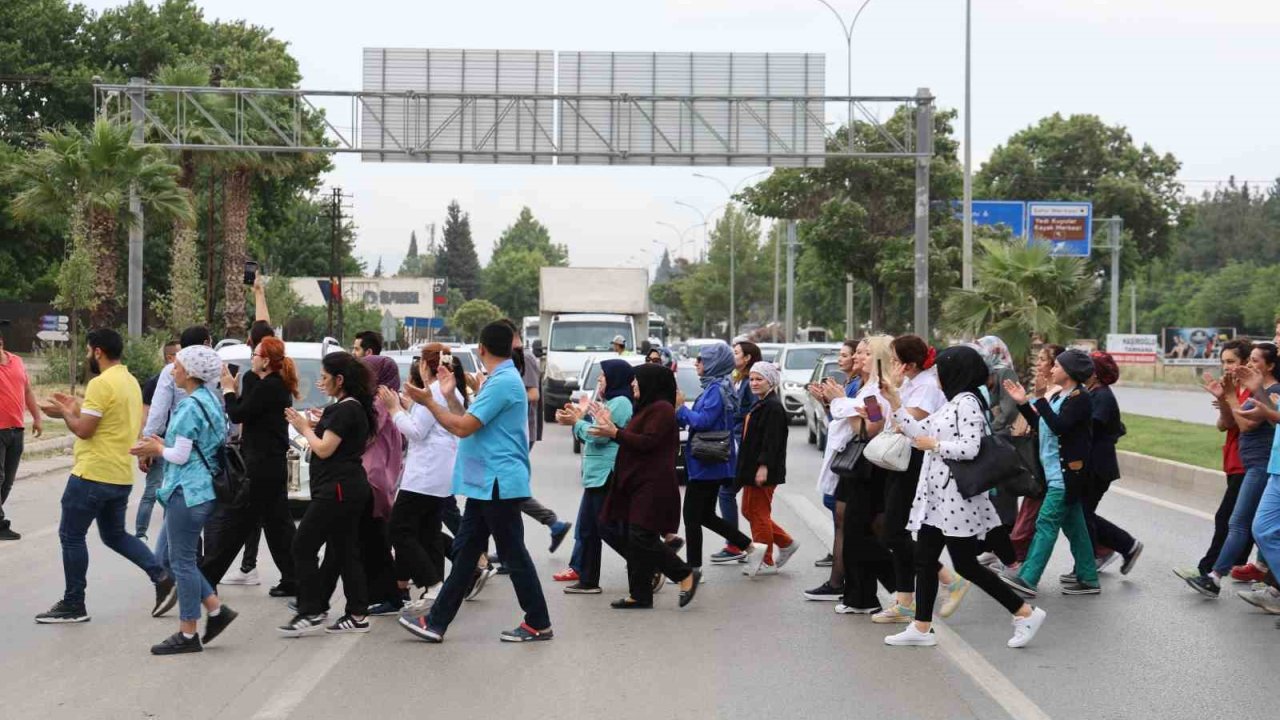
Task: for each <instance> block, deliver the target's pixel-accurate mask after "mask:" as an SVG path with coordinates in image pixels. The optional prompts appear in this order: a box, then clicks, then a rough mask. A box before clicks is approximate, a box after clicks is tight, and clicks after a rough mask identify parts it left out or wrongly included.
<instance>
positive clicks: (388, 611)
mask: <svg viewBox="0 0 1280 720" xmlns="http://www.w3.org/2000/svg"><path fill="white" fill-rule="evenodd" d="M402 607H404V603H393V602H388V601H386V600H384V601H382V602H379V603H374V604H372V605H370V606H369V614H370V615H378V616H380V617H381V616H383V615H399V614H400V608H402Z"/></svg>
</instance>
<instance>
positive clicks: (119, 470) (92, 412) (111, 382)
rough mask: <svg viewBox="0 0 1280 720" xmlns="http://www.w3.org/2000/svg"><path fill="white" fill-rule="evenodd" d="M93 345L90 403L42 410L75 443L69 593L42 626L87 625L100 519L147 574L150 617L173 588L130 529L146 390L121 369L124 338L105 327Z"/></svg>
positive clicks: (65, 522) (59, 401)
mask: <svg viewBox="0 0 1280 720" xmlns="http://www.w3.org/2000/svg"><path fill="white" fill-rule="evenodd" d="M87 341H88V346H89V357H88V358H87V360H88V364H89V369H90V370H91V371H92V372H93V373H95V374H96V375H97V377H95V378H93V379H92V380H90V381H89V386H88V387H87V388H86V389H85V397H84V402H83V403H81V402H80V401H79V400H78V399H76V398H74V397H71V396H69V395H65V394H63V393H54V395H53V397H52V398H50V399H48V400H46V401H45V402H43V403H41V404H40V409H41V410H42V411H44V414H45V415H48V416H49V417H52V418H61V419H62V420H63V421H64V422H66V424H67V429H68V430H70V431H71V432H72V433H73V434H74V435H75V436H76V438H77V439H76V445H75V465H74V466H73V467H72V468H71V477H70V478H69V479H68V480H67V487H66V490H64V491H63V493H62V521H61V524H60V526H59V527H58V537H59V538H60V539H61V540H62V572H63V576H64V577H65V579H66V588H65V590H64V592H63V596H62V599H61V600H59V601H58V602H57V603H56V604H55V605H54V606H53V607H52V608H51V609H50V610H49V611H48V612H45V613H41V614H39V615H37V616H36V622H38V623H41V624H53V623H79V622H88V620H89V613H88V612H87V611H86V610H85V604H84V591H85V586H86V584H87V582H86V580H85V576H86V574H87V573H88V571H89V549H88V547H87V546H86V545H85V535H87V534H88V532H89V526H90V525H92V524H93V523H94V521H95V520H96V521H97V523H98V533H99V534H100V535H101V536H102V542H103V544H105V545H106V546H107V547H109V548H111V549H112V550H115V551H116V552H117V553H120V554H121V555H123V556H125V557H126V558H128V559H129V560H130V561H131V562H133V564H134V565H137V566H138V567H140V568H142V569H143V570H144V571H145V572H146V573H147V575H148V576H149V577H150V578H151V582H153V583H155V587H156V604H155V607H154V608H153V610H152V615H156V614H157V613H158V611H159V610H160V608H162V607H164V605H165V604H166V600H167V599H168V598H169V596H170V595H171V594H172V593H173V592H174V587H175V586H174V581H173V578H172V577H170V576H169V575H168V573H166V572H165V570H164V568H163V567H162V566H161V564H160V561H159V560H157V559H156V556H155V555H154V554H152V552H151V550H150V549H149V548H147V545H146V543H144V542H142V541H141V540H139V539H138V538H136V537H134V536H133V535H131V534H129V533H128V532H127V531H126V530H125V529H124V524H125V510H126V509H127V507H128V505H129V491H130V490H132V489H133V463H132V462H131V460H132V458H131V457H130V455H129V448H130V447H132V446H133V443H134V441H136V440H137V438H138V431H139V429H140V428H141V427H142V389H141V388H140V387H138V381H137V380H135V379H134V378H133V376H132V375H130V374H129V369H128V368H126V367H125V366H124V365H122V364H120V356H121V355H122V354H123V353H124V339H123V338H121V337H120V334H119V333H117V332H116V331H114V330H109V329H102V328H100V329H97V330H93V331H91V332H90V333H89V335H88V337H87Z"/></svg>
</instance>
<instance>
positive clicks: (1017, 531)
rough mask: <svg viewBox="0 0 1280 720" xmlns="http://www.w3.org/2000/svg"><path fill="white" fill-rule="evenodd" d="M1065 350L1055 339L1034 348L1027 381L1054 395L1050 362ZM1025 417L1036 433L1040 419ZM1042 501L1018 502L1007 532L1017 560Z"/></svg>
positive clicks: (1028, 540) (1029, 537)
mask: <svg viewBox="0 0 1280 720" xmlns="http://www.w3.org/2000/svg"><path fill="white" fill-rule="evenodd" d="M1064 351H1066V348H1064V347H1062V346H1061V345H1056V344H1054V343H1045V344H1043V345H1041V346H1040V349H1039V350H1037V351H1036V361H1035V364H1034V365H1033V366H1032V367H1031V379H1030V381H1029V382H1031V384H1033V385H1043V386H1044V387H1045V393H1046V394H1048V395H1053V394H1055V393H1057V392H1058V391H1059V390H1060V389H1061V388H1059V387H1058V386H1057V385H1055V384H1054V383H1053V381H1052V380H1051V379H1050V378H1051V377H1052V376H1053V362H1054V361H1055V360H1057V359H1058V356H1059V355H1061V354H1062V353H1063V352H1064ZM1010 379H1012V378H1010ZM1014 382H1017V380H1014ZM1003 388H1004V383H1001V389H1003ZM1018 414H1019V415H1022V409H1021V408H1019V409H1018ZM1024 420H1026V422H1027V424H1028V425H1030V426H1031V428H1032V431H1033V432H1036V433H1037V434H1038V433H1039V428H1040V423H1039V422H1037V421H1036V420H1035V419H1034V417H1032V419H1027V418H1026V417H1024ZM1043 502H1044V498H1032V497H1026V498H1023V499H1022V504H1021V505H1019V506H1018V515H1017V517H1015V518H1014V522H1013V531H1012V532H1010V533H1009V541H1010V542H1011V543H1012V544H1013V552H1014V554H1015V556H1016V557H1015V560H1016V561H1017V563H1021V562H1022V561H1023V559H1025V558H1026V557H1027V551H1028V550H1030V549H1031V541H1032V539H1033V538H1035V536H1036V518H1037V517H1038V516H1039V515H1040V505H1041V504H1042V503H1043ZM1011 567H1012V566H1011Z"/></svg>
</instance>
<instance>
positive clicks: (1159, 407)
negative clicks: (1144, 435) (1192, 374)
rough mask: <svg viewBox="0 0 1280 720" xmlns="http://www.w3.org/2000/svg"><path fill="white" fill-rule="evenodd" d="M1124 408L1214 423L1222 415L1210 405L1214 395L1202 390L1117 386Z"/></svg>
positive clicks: (1121, 405)
mask: <svg viewBox="0 0 1280 720" xmlns="http://www.w3.org/2000/svg"><path fill="white" fill-rule="evenodd" d="M1112 390H1113V391H1114V392H1115V394H1116V400H1117V401H1118V402H1119V403H1120V411H1121V412H1127V413H1135V414H1137V415H1150V416H1151V417H1159V418H1168V419H1169V420H1181V421H1183V422H1189V423H1197V424H1200V425H1213V424H1214V423H1215V422H1217V419H1218V416H1217V414H1216V411H1215V410H1214V409H1213V407H1212V406H1211V405H1210V404H1209V403H1210V401H1212V400H1213V397H1212V396H1211V395H1209V393H1207V392H1205V391H1204V390H1199V389H1194V388H1192V389H1187V390H1180V389H1164V388H1140V387H1124V386H1120V385H1117V386H1114V387H1113V388H1112Z"/></svg>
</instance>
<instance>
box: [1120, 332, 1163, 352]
mask: <svg viewBox="0 0 1280 720" xmlns="http://www.w3.org/2000/svg"><path fill="white" fill-rule="evenodd" d="M1107 352H1109V353H1111V354H1112V355H1114V354H1116V353H1151V354H1152V355H1159V354H1160V336H1159V335H1107Z"/></svg>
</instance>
